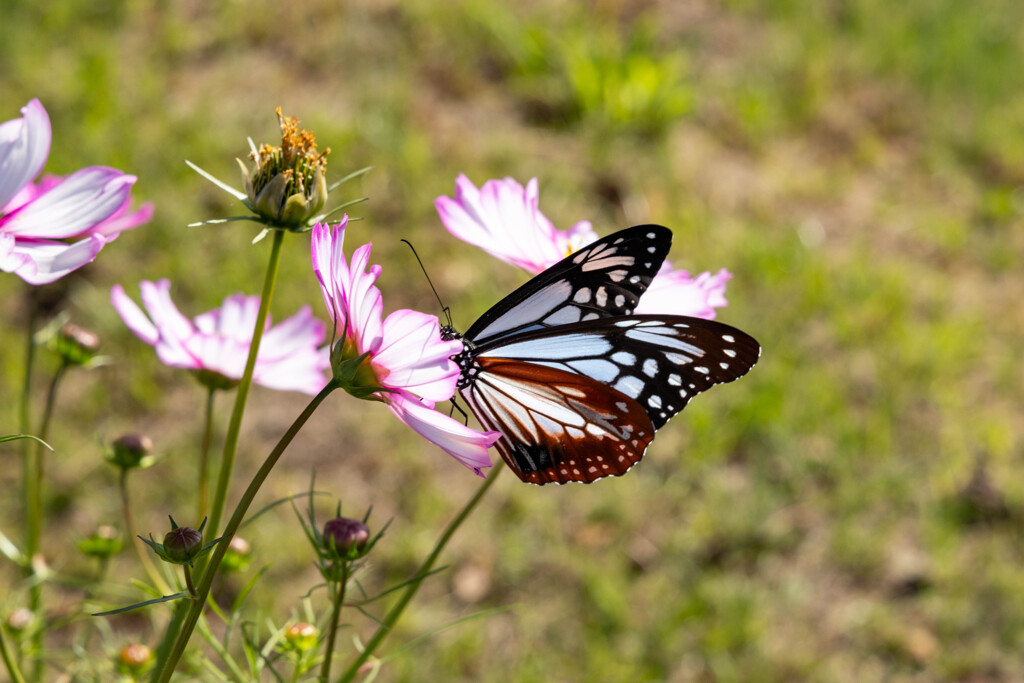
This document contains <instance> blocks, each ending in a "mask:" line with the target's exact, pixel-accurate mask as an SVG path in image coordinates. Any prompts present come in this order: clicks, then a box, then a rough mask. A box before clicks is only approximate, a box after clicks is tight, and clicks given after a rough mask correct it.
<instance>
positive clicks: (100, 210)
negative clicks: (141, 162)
mask: <svg viewBox="0 0 1024 683" xmlns="http://www.w3.org/2000/svg"><path fill="white" fill-rule="evenodd" d="M135 180H136V178H135V176H130V175H125V174H124V173H122V172H121V171H118V170H117V169H115V168H107V167H105V166H90V167H87V168H83V169H81V170H78V171H75V172H74V173H72V174H71V175H69V176H68V177H67V178H65V179H64V180H63V181H62V182H61V183H60V184H58V185H57V186H56V187H54V188H53V189H51V190H50V191H49V192H46V193H44V194H42V195H40V196H39V197H37V198H36V199H35V200H34V201H31V202H29V203H27V204H25V205H24V206H22V207H21V208H20V209H18V210H17V212H16V213H14V214H12V215H9V216H7V217H6V219H5V221H4V224H3V229H4V232H8V233H11V234H14V235H17V236H20V237H32V238H47V239H63V238H67V237H74V236H76V235H80V234H82V233H86V232H89V231H91V229H93V228H94V227H95V226H96V225H97V224H98V223H101V222H102V221H104V220H106V219H107V218H109V217H110V216H111V215H112V214H114V213H115V212H116V211H117V210H118V209H119V208H120V207H121V206H122V205H123V204H124V203H125V202H126V201H127V200H128V194H129V192H130V191H131V186H132V185H133V184H134V183H135Z"/></svg>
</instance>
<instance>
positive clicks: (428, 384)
mask: <svg viewBox="0 0 1024 683" xmlns="http://www.w3.org/2000/svg"><path fill="white" fill-rule="evenodd" d="M460 351H462V342H461V341H460V340H458V339H452V340H451V341H442V339H441V331H440V328H439V326H438V322H437V317H435V316H432V315H428V314H426V313H420V312H419V311H410V310H399V311H395V312H394V313H392V314H391V315H389V316H388V317H387V319H386V320H384V325H383V341H382V343H381V347H380V349H378V351H377V353H376V354H375V355H374V357H373V360H372V362H373V364H374V366H375V367H378V368H381V369H383V370H384V371H385V372H381V373H379V376H380V377H382V384H383V386H385V387H388V388H394V389H407V390H409V391H410V392H412V393H414V394H416V395H417V396H420V397H421V398H424V399H426V400H427V401H430V402H437V401H447V400H448V399H450V398H451V397H452V396H453V395H454V394H455V384H456V383H457V382H458V380H459V372H460V371H459V366H458V365H456V364H455V363H454V362H453V361H452V360H451V357H452V356H453V355H455V354H457V353H459V352H460Z"/></svg>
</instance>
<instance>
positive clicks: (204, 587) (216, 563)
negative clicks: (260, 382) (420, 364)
mask: <svg viewBox="0 0 1024 683" xmlns="http://www.w3.org/2000/svg"><path fill="white" fill-rule="evenodd" d="M337 386H338V385H337V384H335V382H334V381H333V380H332V381H331V382H329V383H328V384H327V386H325V387H324V388H323V390H321V391H320V393H319V394H317V395H316V396H315V397H314V398H313V400H312V401H310V402H309V405H308V406H306V408H305V410H303V411H302V414H301V415H299V416H298V417H297V418H296V419H295V422H293V423H292V425H291V427H289V428H288V431H287V432H285V434H284V436H282V437H281V440H280V441H278V443H277V445H276V446H274V450H272V451H271V452H270V455H268V456H267V459H266V460H264V461H263V465H261V466H260V469H259V471H258V472H256V475H255V476H254V477H253V479H252V481H251V482H250V483H249V488H247V489H246V490H245V493H243V494H242V499H241V500H239V501H238V505H237V506H236V507H235V513H234V514H233V515H232V516H231V519H230V520H228V524H227V527H225V529H224V533H223V535H222V537H221V539H220V542H219V543H218V544H217V547H216V548H215V549H214V551H213V555H212V557H210V561H209V562H208V563H207V565H206V569H205V571H204V572H203V579H202V581H201V582H200V583H199V588H198V590H197V591H196V599H195V600H192V601H190V602H191V604H190V605H189V609H188V614H186V615H185V620H184V623H183V624H182V625H181V629H180V631H179V632H178V635H177V638H176V640H175V641H174V645H173V647H172V648H171V650H170V652H169V654H168V655H167V661H166V662H163V665H162V666H160V667H158V668H156V669H154V673H153V678H152V680H153V681H157V682H159V683H167V681H169V680H170V679H171V675H172V674H173V673H174V669H175V668H176V667H177V666H178V661H179V660H180V659H181V656H182V654H184V652H185V646H186V645H188V641H189V639H190V638H191V637H192V631H193V630H195V627H196V622H197V621H199V616H200V615H201V614H202V613H203V607H204V606H205V604H206V599H207V598H208V597H209V595H210V587H211V586H212V585H213V578H214V575H215V574H216V573H217V569H218V567H220V563H221V560H223V559H224V555H225V554H226V553H227V551H228V546H229V545H231V539H232V537H234V535H235V532H236V531H238V527H239V526H241V525H242V521H243V520H244V519H245V513H246V512H248V510H249V506H250V505H252V501H253V500H254V499H255V498H256V494H257V493H258V492H259V490H260V487H261V486H262V485H263V482H264V481H266V480H267V477H268V476H269V475H270V471H271V470H272V469H274V465H276V464H277V461H278V460H279V459H280V458H281V455H282V454H283V453H284V451H285V449H286V448H288V445H289V444H290V443H291V442H292V439H294V438H295V435H296V434H298V433H299V430H300V429H301V428H302V426H303V425H304V424H306V421H307V420H308V419H309V417H310V415H312V414H313V411H315V410H316V409H317V407H318V406H319V405H320V404H321V403H322V402H323V400H324V399H325V398H327V396H328V394H330V393H331V392H332V391H334V390H335V389H336V388H337ZM171 635H172V632H171V631H170V630H169V631H168V633H167V636H168V637H170V636H171Z"/></svg>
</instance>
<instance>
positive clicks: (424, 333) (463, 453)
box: [312, 217, 499, 474]
mask: <svg viewBox="0 0 1024 683" xmlns="http://www.w3.org/2000/svg"><path fill="white" fill-rule="evenodd" d="M347 222H348V218H347V217H345V218H344V219H343V220H342V221H341V222H340V223H339V224H338V225H336V226H334V228H333V229H332V228H331V226H329V225H326V224H318V225H317V226H315V227H314V228H313V240H312V243H313V244H312V253H313V271H314V272H315V273H316V276H317V279H318V280H319V281H320V289H321V291H322V292H323V295H324V302H325V303H326V304H327V308H328V310H329V311H330V313H331V317H332V318H333V320H334V323H335V334H336V337H337V339H336V341H335V343H334V348H333V350H332V352H331V359H332V367H333V368H334V374H335V379H336V380H337V381H339V382H341V383H342V385H343V386H344V388H345V389H346V390H347V391H348V392H349V393H351V394H353V395H354V396H358V397H360V398H371V399H378V400H381V401H383V402H384V403H385V404H386V405H387V406H388V408H389V409H390V410H391V412H392V413H394V415H395V416H396V417H397V418H398V419H399V420H401V421H402V422H404V423H405V424H407V425H408V426H410V427H411V428H412V429H413V430H414V431H416V433H417V434H419V435H420V436H422V437H424V438H425V439H427V440H428V441H430V442H431V443H433V444H436V445H437V446H439V447H440V448H441V449H443V450H444V451H445V452H447V453H448V454H449V455H451V456H452V457H454V458H456V459H457V460H458V461H459V462H461V463H462V464H464V465H465V466H467V467H469V468H471V469H473V470H474V471H475V472H477V474H479V473H480V469H481V468H483V467H490V466H491V460H490V458H489V457H488V455H487V449H488V448H489V447H490V446H491V444H493V443H494V442H495V441H496V440H497V439H498V436H499V434H498V433H497V432H484V433H481V432H478V431H476V430H474V429H470V428H469V427H467V426H466V425H464V424H462V423H461V422H458V421H457V420H453V419H452V418H450V417H448V416H447V415H444V414H442V413H439V412H437V411H435V410H434V409H433V407H434V404H435V403H436V402H438V401H446V400H448V399H450V398H451V397H452V396H453V395H454V393H455V384H456V382H457V381H458V378H459V368H458V366H457V365H456V364H455V363H454V362H452V360H451V356H453V355H454V354H456V353H458V352H459V351H461V350H462V342H461V341H459V340H452V341H443V340H442V339H441V332H440V327H439V325H438V321H437V317H435V316H432V315H427V314H426V313H420V312H418V311H411V310H398V311H395V312H393V313H391V314H390V315H389V316H388V317H387V318H384V319H383V320H382V311H383V300H382V298H381V293H380V290H379V289H377V286H376V285H375V284H374V283H375V282H376V280H377V277H378V276H379V275H380V272H381V268H380V266H378V265H370V249H371V245H370V244H365V245H363V246H361V247H359V248H358V249H356V250H355V251H354V252H353V254H352V260H351V263H350V262H349V261H348V260H347V258H346V256H345V253H344V250H343V243H344V238H345V226H346V225H347Z"/></svg>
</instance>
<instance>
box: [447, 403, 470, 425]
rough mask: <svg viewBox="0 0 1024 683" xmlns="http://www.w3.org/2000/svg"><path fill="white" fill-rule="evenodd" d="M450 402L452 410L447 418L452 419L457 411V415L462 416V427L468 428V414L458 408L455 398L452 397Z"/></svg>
mask: <svg viewBox="0 0 1024 683" xmlns="http://www.w3.org/2000/svg"><path fill="white" fill-rule="evenodd" d="M451 401H452V409H451V410H449V411H448V417H452V416H453V415H454V414H455V411H456V410H457V411H459V415H462V423H463V424H464V425H467V426H468V425H469V414H468V413H466V411H465V410H463V409H462V408H460V407H459V404H458V403H457V402H456V401H455V397H454V396H452V398H451Z"/></svg>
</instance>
